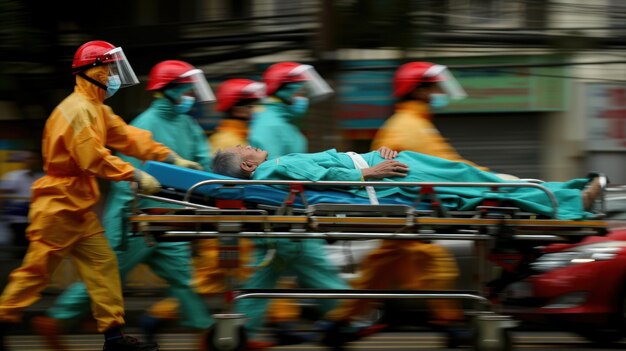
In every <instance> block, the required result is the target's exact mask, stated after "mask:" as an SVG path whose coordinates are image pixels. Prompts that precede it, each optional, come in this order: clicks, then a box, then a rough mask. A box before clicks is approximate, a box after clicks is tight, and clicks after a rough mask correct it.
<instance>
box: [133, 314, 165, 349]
mask: <svg viewBox="0 0 626 351" xmlns="http://www.w3.org/2000/svg"><path fill="white" fill-rule="evenodd" d="M162 325H163V320H161V319H159V318H155V317H152V316H150V315H148V314H144V315H143V316H141V317H139V327H140V328H141V330H142V331H143V335H144V337H145V338H146V342H148V343H154V344H156V335H157V332H158V331H159V329H161V326H162Z"/></svg>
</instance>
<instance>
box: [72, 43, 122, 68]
mask: <svg viewBox="0 0 626 351" xmlns="http://www.w3.org/2000/svg"><path fill="white" fill-rule="evenodd" d="M113 49H115V46H114V45H113V44H111V43H108V42H106V41H102V40H93V41H89V42H86V43H85V44H83V45H81V46H80V47H79V48H78V50H76V53H75V54H74V60H73V61H72V73H73V74H78V73H80V72H82V71H84V70H87V69H89V68H91V67H95V66H100V65H103V64H105V63H109V62H112V61H114V60H115V57H114V56H113V55H107V53H109V52H110V51H111V50H113Z"/></svg>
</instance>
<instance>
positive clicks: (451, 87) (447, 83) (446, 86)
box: [424, 65, 467, 100]
mask: <svg viewBox="0 0 626 351" xmlns="http://www.w3.org/2000/svg"><path fill="white" fill-rule="evenodd" d="M424 78H425V79H432V82H436V83H437V85H438V86H439V88H440V89H441V90H442V92H444V93H445V94H446V95H448V97H449V98H450V99H452V100H461V99H465V98H466V97H467V93H466V92H465V90H464V89H463V87H462V86H461V84H459V82H458V81H457V80H456V79H455V78H454V76H453V75H452V72H450V70H448V67H446V66H443V65H434V66H432V67H431V68H429V69H428V70H427V71H426V73H424Z"/></svg>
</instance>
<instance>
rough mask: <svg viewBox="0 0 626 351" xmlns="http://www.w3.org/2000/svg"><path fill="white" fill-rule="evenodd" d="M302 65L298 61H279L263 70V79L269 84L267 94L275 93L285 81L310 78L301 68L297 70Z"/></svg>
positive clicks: (298, 80) (290, 81)
mask: <svg viewBox="0 0 626 351" xmlns="http://www.w3.org/2000/svg"><path fill="white" fill-rule="evenodd" d="M300 66H302V65H301V64H299V63H297V62H279V63H275V64H273V65H271V66H269V67H268V68H267V69H266V70H265V72H263V81H264V82H265V85H266V86H267V95H272V94H274V93H275V92H276V91H277V90H278V89H279V88H280V87H281V86H282V85H283V84H285V83H294V82H303V81H306V80H308V78H307V76H306V75H305V74H302V71H301V70H296V68H299V67H300Z"/></svg>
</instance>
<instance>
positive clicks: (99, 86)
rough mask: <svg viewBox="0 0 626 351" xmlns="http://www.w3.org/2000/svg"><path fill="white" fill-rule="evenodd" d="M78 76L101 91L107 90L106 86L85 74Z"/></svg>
mask: <svg viewBox="0 0 626 351" xmlns="http://www.w3.org/2000/svg"><path fill="white" fill-rule="evenodd" d="M77 75H79V76H81V77H82V78H83V79H84V80H86V81H88V82H90V83H91V84H93V85H95V86H97V87H98V88H100V89H102V90H104V91H106V90H107V86H106V85H104V84H102V83H100V82H98V81H97V80H95V79H93V78H91V77H89V76H88V75H86V74H85V72H80V73H78V74H77Z"/></svg>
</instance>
